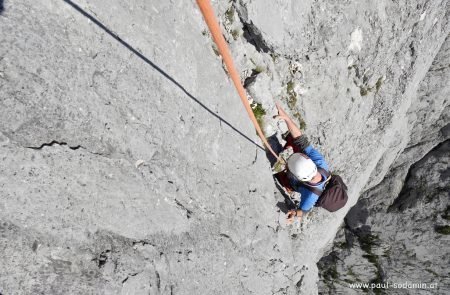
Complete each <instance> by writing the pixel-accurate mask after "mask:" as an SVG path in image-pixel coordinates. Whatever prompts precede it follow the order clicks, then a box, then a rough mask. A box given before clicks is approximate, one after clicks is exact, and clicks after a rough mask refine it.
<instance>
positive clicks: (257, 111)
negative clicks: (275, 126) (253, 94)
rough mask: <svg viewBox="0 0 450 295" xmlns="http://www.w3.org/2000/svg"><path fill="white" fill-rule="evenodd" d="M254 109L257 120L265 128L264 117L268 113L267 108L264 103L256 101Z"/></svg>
mask: <svg viewBox="0 0 450 295" xmlns="http://www.w3.org/2000/svg"><path fill="white" fill-rule="evenodd" d="M252 109H253V114H254V115H255V118H256V121H257V122H258V124H259V126H260V127H261V129H263V123H264V122H263V117H264V115H265V114H266V110H265V109H264V108H263V106H262V104H260V103H256V105H255V106H254V107H252Z"/></svg>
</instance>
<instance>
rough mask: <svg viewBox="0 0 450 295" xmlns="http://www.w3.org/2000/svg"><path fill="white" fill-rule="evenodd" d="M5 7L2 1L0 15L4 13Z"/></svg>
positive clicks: (0, 2)
mask: <svg viewBox="0 0 450 295" xmlns="http://www.w3.org/2000/svg"><path fill="white" fill-rule="evenodd" d="M3 10H4V6H3V0H0V14H2V13H3Z"/></svg>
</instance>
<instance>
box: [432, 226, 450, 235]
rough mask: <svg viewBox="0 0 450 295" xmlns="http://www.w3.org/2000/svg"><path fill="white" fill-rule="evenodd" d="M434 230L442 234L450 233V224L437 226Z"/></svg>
mask: <svg viewBox="0 0 450 295" xmlns="http://www.w3.org/2000/svg"><path fill="white" fill-rule="evenodd" d="M434 230H435V231H436V232H437V233H438V234H441V235H450V225H440V226H436V228H435V229H434Z"/></svg>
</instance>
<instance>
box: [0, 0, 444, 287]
mask: <svg viewBox="0 0 450 295" xmlns="http://www.w3.org/2000/svg"><path fill="white" fill-rule="evenodd" d="M1 4H3V7H2V5H1ZM213 6H214V7H215V9H216V11H217V14H218V17H219V20H220V22H221V25H222V27H223V33H224V36H225V38H226V39H227V41H228V43H229V46H230V49H231V51H232V54H233V56H234V57H235V60H236V64H237V67H238V68H239V71H240V73H241V76H242V80H243V83H244V84H245V86H246V89H247V91H248V94H249V96H250V97H251V99H253V100H254V101H255V102H257V103H259V104H261V106H262V108H263V109H264V112H265V114H264V115H263V116H262V118H261V120H262V121H263V125H264V130H266V132H272V131H273V132H278V133H280V132H283V131H284V130H285V126H283V125H282V124H280V122H277V121H275V120H274V119H273V118H272V116H273V115H274V114H275V113H276V110H275V105H274V101H275V100H279V101H281V103H282V104H283V105H284V106H285V107H286V108H287V109H288V111H289V113H290V114H291V115H292V116H293V117H294V118H295V119H296V120H297V122H298V123H299V125H300V126H301V127H302V128H303V129H305V130H306V133H308V135H309V136H310V138H311V139H312V142H313V143H314V144H315V146H317V147H318V148H319V149H320V150H321V151H322V152H323V153H324V155H325V157H326V158H327V159H328V160H329V162H330V165H331V167H332V168H333V170H334V171H337V172H339V173H340V174H341V175H342V176H343V178H344V179H345V180H346V181H347V183H348V184H349V195H350V201H349V204H348V205H347V206H346V207H345V208H344V209H342V210H340V211H339V212H337V213H336V214H330V213H327V212H325V211H324V210H322V209H317V208H316V209H314V210H313V211H312V212H311V213H310V214H308V216H307V217H306V218H305V219H304V220H303V223H302V224H301V225H300V226H298V227H296V226H294V227H286V226H285V225H284V221H283V219H284V213H283V212H282V211H281V210H280V208H278V207H281V205H280V203H282V202H283V197H282V196H281V195H280V193H279V192H278V190H277V189H276V187H275V185H274V183H273V180H272V175H271V169H270V167H269V164H268V161H267V160H266V158H265V152H264V150H263V149H262V148H261V143H260V142H259V139H258V138H257V136H256V134H255V131H254V129H253V127H252V126H251V124H250V121H249V119H248V118H247V116H246V114H245V111H244V109H243V107H242V105H241V103H240V102H239V99H238V97H237V95H236V93H235V90H234V89H233V86H232V83H231V81H230V80H229V79H228V77H227V73H226V71H225V70H224V68H223V67H222V64H221V59H220V57H219V56H217V52H216V51H215V48H214V45H213V42H212V40H211V38H210V35H209V33H208V31H207V28H206V25H205V24H204V21H203V19H202V16H201V14H200V12H199V10H198V8H197V7H196V4H195V1H144V0H137V1H133V2H131V3H128V2H124V1H116V0H113V1H106V0H95V1H90V0H79V1H75V0H74V1H69V0H46V1H10V0H6V1H4V3H3V1H0V13H1V15H0V32H1V34H0V159H1V160H0V161H1V165H0V251H1V253H2V255H1V256H0V266H1V267H0V292H1V293H2V294H149V293H150V294H211V293H215V294H315V293H317V292H318V286H317V283H318V281H319V276H318V268H317V265H316V262H317V261H318V260H319V259H320V258H321V257H322V256H323V255H324V253H325V252H326V251H327V250H328V248H329V245H330V243H331V241H332V240H333V238H334V237H335V235H336V232H337V231H338V229H339V227H340V225H341V223H342V220H343V218H344V216H345V215H346V213H347V211H348V209H349V208H350V207H351V206H353V205H355V204H356V203H357V201H358V197H359V196H360V194H361V193H363V192H369V191H370V189H372V188H374V187H376V186H377V185H379V184H380V182H381V181H382V179H384V177H385V176H386V175H388V173H391V172H390V171H392V169H391V168H392V167H394V166H395V165H399V167H403V168H404V167H405V165H404V164H403V163H407V162H408V161H409V162H408V163H412V162H411V161H410V160H411V159H413V158H414V157H416V156H417V155H419V154H420V155H424V154H425V153H426V152H428V151H429V150H430V149H431V148H432V147H434V146H435V145H436V144H437V142H438V141H440V140H442V138H443V135H442V134H444V133H445V134H448V127H445V126H448V125H447V124H448V121H449V120H448V99H447V98H448V85H447V84H448V83H446V82H445V81H444V80H442V79H443V78H446V77H447V78H448V72H447V69H448V52H447V51H445V52H447V53H445V54H447V55H445V56H446V57H447V59H445V58H437V57H436V56H438V52H439V51H440V49H441V48H446V47H445V46H448V45H446V44H448V42H444V41H445V40H446V38H447V36H448V33H449V21H448V20H449V18H448V3H447V2H446V1H408V2H406V1H394V2H388V1H382V2H370V3H368V2H356V1H354V2H353V1H343V2H330V1H281V0H277V1H245V0H240V1H231V2H229V1H214V2H213ZM1 8H3V11H2V10H1ZM443 44H444V45H443ZM441 52H443V51H442V49H441ZM442 54H444V53H442ZM433 62H434V66H432V64H433ZM438 63H439V64H440V67H441V68H442V69H440V68H439V67H437V66H436V65H437V64H438ZM430 67H432V68H433V69H434V70H433V71H431V70H430ZM431 72H434V74H430V73H431ZM439 75H442V76H439ZM447 80H448V79H447ZM423 81H425V82H423ZM412 147H417V149H416V148H414V149H412ZM413 150H414V151H416V152H413ZM408 153H409V154H408ZM403 158H404V159H403ZM402 159H403V160H402ZM402 165H403V166H402ZM408 165H409V164H408ZM403 168H402V169H403ZM405 169H406V170H405ZM405 169H403V170H402V171H403V172H404V171H407V168H405ZM404 174H406V173H404ZM277 204H278V207H277Z"/></svg>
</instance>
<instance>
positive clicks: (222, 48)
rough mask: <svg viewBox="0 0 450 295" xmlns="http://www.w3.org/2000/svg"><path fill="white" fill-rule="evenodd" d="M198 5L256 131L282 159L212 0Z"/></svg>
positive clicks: (198, 1) (276, 156)
mask: <svg viewBox="0 0 450 295" xmlns="http://www.w3.org/2000/svg"><path fill="white" fill-rule="evenodd" d="M197 5H198V7H199V8H200V11H201V12H202V14H203V18H204V19H205V22H206V24H207V25H208V28H209V31H210V32H211V35H212V37H213V40H214V42H215V43H216V45H217V48H218V49H219V53H220V55H221V56H222V59H223V62H224V63H225V66H226V68H227V70H228V73H229V74H230V77H231V80H232V81H233V84H234V87H236V90H237V92H238V94H239V96H240V98H241V101H242V103H243V104H244V107H245V109H246V111H247V113H248V116H249V117H250V120H251V121H252V122H253V125H254V126H255V129H256V132H257V133H258V135H259V137H260V138H261V140H262V141H263V143H264V145H265V146H266V147H267V149H269V151H270V152H271V153H272V154H273V155H274V156H275V158H276V159H278V161H282V159H281V158H280V157H278V155H277V154H276V153H275V152H274V151H273V149H272V147H271V146H270V145H269V143H268V142H267V140H266V137H265V136H264V133H263V132H262V130H261V127H260V126H259V124H258V121H257V120H256V117H255V115H254V114H253V110H252V108H251V107H250V104H249V102H248V98H247V94H246V92H245V89H244V87H243V86H242V83H241V79H240V77H239V74H238V72H237V70H236V67H235V66H234V62H233V58H232V57H231V53H230V50H229V49H228V46H227V43H226V42H225V39H224V37H223V35H222V32H221V30H220V26H219V23H218V22H217V19H216V17H215V14H214V10H213V8H212V6H211V3H210V1H209V0H197Z"/></svg>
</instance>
